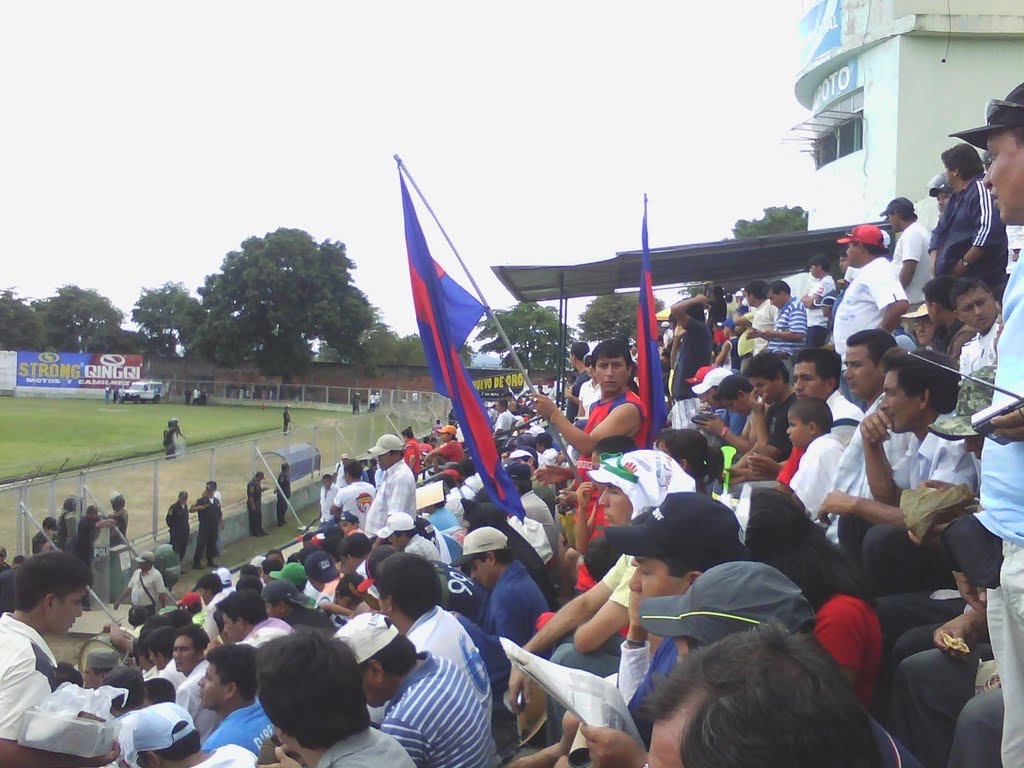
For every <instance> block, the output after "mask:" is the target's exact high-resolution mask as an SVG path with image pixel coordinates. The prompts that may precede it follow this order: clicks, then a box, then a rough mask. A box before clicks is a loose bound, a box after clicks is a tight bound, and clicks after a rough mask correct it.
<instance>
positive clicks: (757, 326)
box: [743, 280, 779, 355]
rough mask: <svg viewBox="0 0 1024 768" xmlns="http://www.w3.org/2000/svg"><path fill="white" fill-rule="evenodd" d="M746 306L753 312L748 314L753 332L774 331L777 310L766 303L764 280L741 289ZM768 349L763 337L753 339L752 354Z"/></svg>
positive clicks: (768, 302) (765, 284)
mask: <svg viewBox="0 0 1024 768" xmlns="http://www.w3.org/2000/svg"><path fill="white" fill-rule="evenodd" d="M743 293H744V296H745V297H746V299H747V304H749V305H750V307H751V309H752V310H753V311H752V312H751V314H750V324H751V325H752V326H753V328H754V330H755V331H758V332H761V331H773V330H775V319H776V318H777V317H778V316H779V310H778V309H777V308H776V307H775V305H774V304H772V303H771V302H770V301H768V283H766V282H765V281H764V280H751V281H750V282H749V283H748V284H747V286H746V288H744V289H743ZM767 348H768V339H766V338H764V337H763V336H756V337H754V354H755V355H756V354H757V353H758V352H763V351H764V350H765V349H767Z"/></svg>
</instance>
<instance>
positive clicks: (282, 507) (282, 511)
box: [277, 496, 288, 525]
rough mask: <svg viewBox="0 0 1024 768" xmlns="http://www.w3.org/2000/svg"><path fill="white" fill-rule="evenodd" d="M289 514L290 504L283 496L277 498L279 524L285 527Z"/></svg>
mask: <svg viewBox="0 0 1024 768" xmlns="http://www.w3.org/2000/svg"><path fill="white" fill-rule="evenodd" d="M287 514H288V502H287V501H285V499H284V498H283V497H281V496H278V497H277V524H278V525H284V518H285V515H287Z"/></svg>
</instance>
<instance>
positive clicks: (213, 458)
mask: <svg viewBox="0 0 1024 768" xmlns="http://www.w3.org/2000/svg"><path fill="white" fill-rule="evenodd" d="M209 479H210V480H213V481H214V482H217V449H216V448H211V449H210V478H209Z"/></svg>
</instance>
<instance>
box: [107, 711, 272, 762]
mask: <svg viewBox="0 0 1024 768" xmlns="http://www.w3.org/2000/svg"><path fill="white" fill-rule="evenodd" d="M124 732H127V734H128V735H127V736H123V737H122V748H123V750H124V758H125V760H126V761H127V762H128V764H129V765H137V766H139V768H250V766H255V765H256V755H254V754H253V753H252V752H250V751H249V750H247V749H245V748H244V747H240V746H238V745H237V744H228V745H226V746H223V747H219V748H218V749H215V750H214V751H212V752H203V751H202V750H201V749H200V736H199V731H198V730H197V729H196V727H195V724H194V723H193V722H192V717H191V716H190V715H189V713H188V712H186V711H185V710H184V709H183V708H182V707H179V706H178V705H177V704H172V703H169V702H164V703H161V704H153V705H152V706H149V707H146V708H145V709H140V710H136V711H134V712H129V713H128V714H127V715H125V716H124V718H123V720H122V733H124Z"/></svg>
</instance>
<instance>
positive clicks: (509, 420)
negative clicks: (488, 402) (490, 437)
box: [494, 398, 516, 434]
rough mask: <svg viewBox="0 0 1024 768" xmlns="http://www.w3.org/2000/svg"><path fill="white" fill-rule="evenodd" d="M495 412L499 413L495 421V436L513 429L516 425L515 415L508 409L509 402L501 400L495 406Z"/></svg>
mask: <svg viewBox="0 0 1024 768" xmlns="http://www.w3.org/2000/svg"><path fill="white" fill-rule="evenodd" d="M494 408H495V410H496V411H497V412H498V415H497V417H496V418H495V419H494V434H498V433H499V432H507V431H508V430H510V429H512V427H513V426H515V423H516V417H515V414H513V413H512V411H510V410H509V409H508V401H507V400H506V399H505V398H500V399H499V400H498V401H497V402H496V403H495V404H494Z"/></svg>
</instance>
